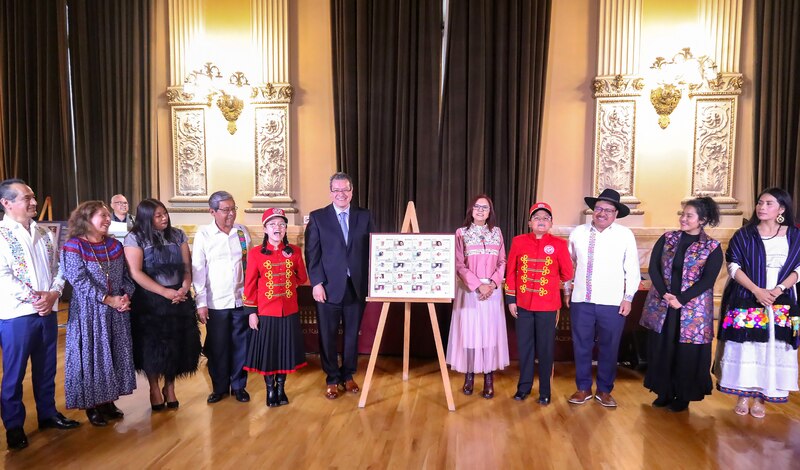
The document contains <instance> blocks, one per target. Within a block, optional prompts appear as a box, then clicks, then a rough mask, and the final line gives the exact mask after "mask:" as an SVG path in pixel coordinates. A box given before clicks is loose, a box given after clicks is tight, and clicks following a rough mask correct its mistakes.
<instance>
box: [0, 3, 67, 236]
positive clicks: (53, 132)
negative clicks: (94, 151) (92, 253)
mask: <svg viewBox="0 0 800 470" xmlns="http://www.w3.org/2000/svg"><path fill="white" fill-rule="evenodd" d="M0 5H2V6H0V178H3V179H5V178H22V179H24V180H25V181H26V182H27V183H28V185H29V186H30V187H31V188H32V189H33V190H34V192H35V193H36V195H37V196H38V202H39V207H40V209H41V208H42V205H43V204H44V201H45V197H46V196H51V197H52V201H53V218H54V220H65V219H66V217H67V216H68V215H69V211H70V210H71V208H72V207H73V206H74V205H75V203H76V202H77V199H76V197H75V178H74V175H75V171H74V166H73V164H72V159H71V158H70V154H71V152H70V150H69V148H70V141H69V124H68V109H69V107H68V92H67V78H66V77H67V75H66V73H63V72H62V71H64V70H66V62H67V60H66V57H67V49H66V37H67V36H66V30H65V25H66V12H65V5H64V1H63V0H5V1H3V2H1V3H0Z"/></svg>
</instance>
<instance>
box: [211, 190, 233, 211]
mask: <svg viewBox="0 0 800 470" xmlns="http://www.w3.org/2000/svg"><path fill="white" fill-rule="evenodd" d="M232 200H233V195H232V194H231V193H229V192H228V191H217V192H215V193H214V194H212V195H211V197H209V198H208V207H210V208H211V209H213V210H215V211H216V210H219V203H220V202H222V201H232Z"/></svg>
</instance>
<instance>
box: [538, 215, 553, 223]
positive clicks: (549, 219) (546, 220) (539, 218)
mask: <svg viewBox="0 0 800 470" xmlns="http://www.w3.org/2000/svg"><path fill="white" fill-rule="evenodd" d="M533 220H535V221H537V222H550V221H551V220H553V218H552V217H546V216H545V217H533Z"/></svg>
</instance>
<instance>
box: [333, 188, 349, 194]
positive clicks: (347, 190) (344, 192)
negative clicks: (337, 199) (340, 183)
mask: <svg viewBox="0 0 800 470" xmlns="http://www.w3.org/2000/svg"><path fill="white" fill-rule="evenodd" d="M352 190H353V188H350V189H331V192H332V193H333V194H346V193H349V192H350V191H352Z"/></svg>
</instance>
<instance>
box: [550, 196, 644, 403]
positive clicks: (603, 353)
mask: <svg viewBox="0 0 800 470" xmlns="http://www.w3.org/2000/svg"><path fill="white" fill-rule="evenodd" d="M584 200H585V201H586V204H587V205H588V206H589V208H591V209H592V210H593V211H594V213H593V214H592V221H591V222H589V223H587V224H584V225H579V226H578V227H575V230H573V231H572V233H571V234H570V236H569V251H570V254H571V256H572V259H573V262H574V264H575V280H574V282H573V286H572V287H573V290H572V297H571V301H569V299H565V300H567V303H568V304H571V307H570V320H571V329H572V343H573V348H574V354H575V383H576V385H577V388H578V390H577V391H576V392H575V393H574V394H573V395H572V396H571V397H570V398H569V402H570V403H574V404H581V403H586V402H587V401H589V400H591V399H592V396H593V395H592V349H593V348H594V340H595V336H596V337H597V345H598V361H597V393H596V394H595V395H594V398H595V399H597V401H598V402H600V404H601V405H603V406H605V407H611V408H613V407H616V406H617V402H616V401H615V400H614V398H613V397H612V396H611V390H612V389H613V388H614V379H615V378H616V376H617V353H618V352H619V341H620V338H621V337H622V329H623V327H624V326H625V317H626V316H628V314H629V313H630V311H631V301H632V300H633V295H634V294H635V293H636V290H637V289H638V288H639V281H640V280H641V273H640V268H639V254H638V251H637V249H636V239H635V238H634V236H633V232H631V230H630V229H629V228H627V227H625V226H622V225H619V224H616V223H614V222H615V220H616V219H617V218H622V217H625V216H627V215H628V214H629V213H630V209H628V206H626V205H625V204H622V203H621V202H620V196H619V193H618V192H616V191H614V190H613V189H605V190H603V192H602V193H600V196H598V197H586V198H584ZM566 292H569V291H568V290H567V291H566Z"/></svg>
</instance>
